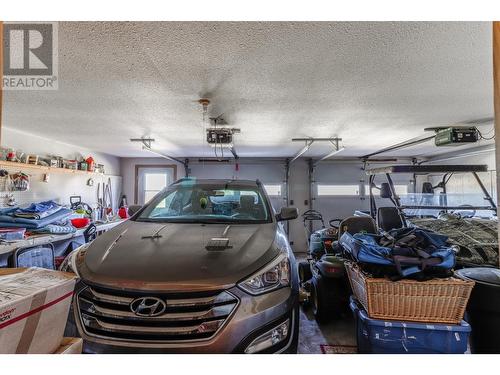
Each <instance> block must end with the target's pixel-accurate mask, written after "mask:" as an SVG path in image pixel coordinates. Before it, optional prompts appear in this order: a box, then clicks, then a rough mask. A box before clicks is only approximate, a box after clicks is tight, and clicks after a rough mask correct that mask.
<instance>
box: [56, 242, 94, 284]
mask: <svg viewBox="0 0 500 375" xmlns="http://www.w3.org/2000/svg"><path fill="white" fill-rule="evenodd" d="M88 246H89V244H85V245H82V246H80V247H77V248H76V249H75V250H73V251H72V252H71V253H69V254H68V256H67V257H66V258H64V260H63V262H62V263H61V265H60V266H59V271H62V272H72V273H74V274H76V276H78V277H80V275H79V274H78V269H77V266H76V259H77V257H78V256H79V255H80V256H83V255H84V254H85V250H86V249H87V247H88Z"/></svg>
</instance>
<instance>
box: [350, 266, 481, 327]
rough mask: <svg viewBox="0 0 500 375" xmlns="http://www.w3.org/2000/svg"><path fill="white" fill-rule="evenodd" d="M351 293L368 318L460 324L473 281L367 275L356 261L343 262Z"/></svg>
mask: <svg viewBox="0 0 500 375" xmlns="http://www.w3.org/2000/svg"><path fill="white" fill-rule="evenodd" d="M346 269H347V274H348V276H349V281H350V283H351V287H352V290H353V293H354V296H355V297H356V298H357V299H358V301H359V302H360V303H361V304H362V305H363V307H364V308H365V310H366V311H367V312H368V315H369V317H370V318H373V319H384V320H399V321H413V322H428V323H448V324H460V322H461V321H462V319H463V317H464V313H465V307H466V306H467V302H468V300H469V297H470V294H471V291H472V288H473V287H474V282H473V281H465V280H460V279H457V278H453V277H451V278H447V279H432V280H428V281H415V280H408V279H404V280H399V281H391V280H389V279H385V278H372V277H369V276H367V275H366V274H365V273H364V272H363V271H362V270H361V269H360V268H359V266H358V265H357V264H355V263H352V262H346Z"/></svg>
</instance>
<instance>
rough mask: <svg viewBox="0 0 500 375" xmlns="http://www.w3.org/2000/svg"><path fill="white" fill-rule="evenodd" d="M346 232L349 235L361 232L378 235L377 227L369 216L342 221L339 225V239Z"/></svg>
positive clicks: (348, 218)
mask: <svg viewBox="0 0 500 375" xmlns="http://www.w3.org/2000/svg"><path fill="white" fill-rule="evenodd" d="M345 232H348V233H349V234H356V233H361V232H364V233H371V234H377V226H376V225H375V221H374V220H373V219H372V218H371V217H369V216H350V217H347V218H345V219H344V220H342V222H341V223H340V225H339V237H340V236H342V234H344V233H345Z"/></svg>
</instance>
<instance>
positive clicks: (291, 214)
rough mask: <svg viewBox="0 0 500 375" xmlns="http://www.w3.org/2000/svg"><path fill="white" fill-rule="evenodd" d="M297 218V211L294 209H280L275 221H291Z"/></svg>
mask: <svg viewBox="0 0 500 375" xmlns="http://www.w3.org/2000/svg"><path fill="white" fill-rule="evenodd" d="M298 217H299V210H298V209H297V208H295V207H281V210H280V212H279V213H278V214H277V215H276V220H277V221H285V220H293V219H296V218H298Z"/></svg>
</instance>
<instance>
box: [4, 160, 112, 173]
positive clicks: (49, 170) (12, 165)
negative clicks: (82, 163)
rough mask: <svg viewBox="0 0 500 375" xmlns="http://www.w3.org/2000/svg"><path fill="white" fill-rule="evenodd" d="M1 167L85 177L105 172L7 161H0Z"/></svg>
mask: <svg viewBox="0 0 500 375" xmlns="http://www.w3.org/2000/svg"><path fill="white" fill-rule="evenodd" d="M0 167H2V168H19V169H21V170H23V169H35V170H38V171H43V172H44V173H52V172H55V173H70V174H84V175H95V174H98V175H103V174H104V173H103V172H96V171H94V172H90V171H82V170H79V169H69V168H61V167H48V166H44V165H38V164H27V163H20V162H15V161H7V160H0Z"/></svg>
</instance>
